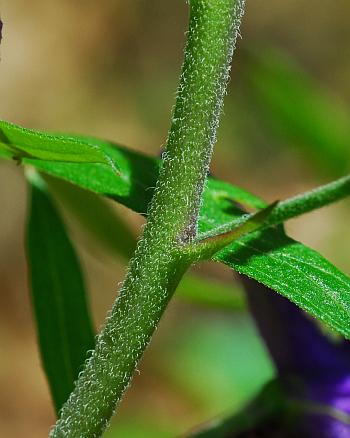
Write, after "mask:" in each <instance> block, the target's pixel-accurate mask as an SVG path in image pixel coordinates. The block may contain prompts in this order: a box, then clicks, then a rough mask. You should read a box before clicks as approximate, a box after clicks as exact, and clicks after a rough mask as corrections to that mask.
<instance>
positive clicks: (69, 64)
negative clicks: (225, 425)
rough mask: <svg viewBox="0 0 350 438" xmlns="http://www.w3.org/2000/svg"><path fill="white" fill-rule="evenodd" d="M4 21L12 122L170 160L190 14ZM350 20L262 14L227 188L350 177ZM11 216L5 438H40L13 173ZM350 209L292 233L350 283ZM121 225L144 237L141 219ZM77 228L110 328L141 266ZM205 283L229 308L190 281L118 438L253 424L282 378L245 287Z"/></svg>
mask: <svg viewBox="0 0 350 438" xmlns="http://www.w3.org/2000/svg"><path fill="white" fill-rule="evenodd" d="M0 14H1V18H2V20H3V22H4V29H3V41H2V44H1V48H0V52H1V62H0V96H1V98H0V117H1V118H2V119H6V120H9V121H12V122H14V123H18V124H21V125H23V126H26V127H31V128H36V129H42V130H49V131H55V132H59V131H62V132H74V133H83V134H88V135H93V136H98V137H102V138H107V139H110V140H114V141H117V142H119V143H121V144H124V145H126V146H128V147H130V148H133V149H136V150H139V151H143V152H145V153H148V154H151V155H157V154H159V150H160V148H161V146H162V145H163V144H164V141H165V138H166V135H167V130H168V127H169V117H170V112H171V108H172V105H173V104H174V95H175V90H176V87H177V83H178V75H179V71H180V67H181V60H182V49H183V44H184V32H185V30H186V26H187V19H188V10H187V6H186V4H185V1H184V0H173V1H164V0H147V1H141V0H136V1H133V2H122V1H120V0H100V1H99V2H96V1H91V0H84V1H82V0H75V1H74V2H72V1H68V0H59V1H57V0H56V1H53V0H45V1H44V0H31V1H30V2H24V1H21V0H3V1H2V2H1V4H0ZM349 14H350V3H349V1H348V0H338V1H337V2H334V1H333V0H323V1H322V2H319V1H316V0H309V1H302V0H284V1H283V2H281V1H278V0H265V1H262V0H257V1H250V2H248V5H247V11H246V16H245V18H244V20H243V26H242V30H241V34H242V36H243V39H242V40H240V41H239V42H238V49H237V52H236V55H235V58H234V64H233V71H232V79H231V82H230V86H229V94H228V96H227V99H226V105H225V111H224V113H225V114H224V117H223V119H222V123H221V127H220V132H219V141H218V145H217V147H216V150H215V155H214V159H213V164H212V172H213V173H214V174H215V175H216V176H217V177H220V178H222V179H225V180H227V181H229V182H232V183H234V184H237V185H241V186H242V187H244V188H246V189H248V190H250V191H252V192H254V193H255V194H257V195H259V196H261V197H263V198H265V199H266V200H267V201H273V200H275V199H283V198H285V197H288V196H291V195H293V194H296V193H298V192H300V191H303V190H306V189H309V188H312V187H314V186H316V185H319V184H322V183H326V182H327V181H330V180H331V179H332V178H335V177H338V176H340V175H342V174H345V173H346V172H347V171H348V170H349V162H350V153H349V143H350V123H349V121H350V81H349V79H348V78H349V74H350V26H349V20H348V17H349ZM0 206H1V207H0V211H1V214H0V388H1V390H0V436H4V437H5V436H6V437H14V438H17V437H18V438H19V437H23V436H25V437H27V438H31V437H33V438H34V437H35V438H40V437H45V436H47V432H48V428H49V427H50V425H51V424H52V423H53V422H54V412H53V409H52V406H51V401H50V396H49V392H48V388H47V384H46V381H45V377H44V375H43V373H42V371H41V368H40V360H39V356H38V351H37V345H36V338H35V332H34V327H33V322H32V315H31V309H30V299H29V294H28V290H27V272H26V266H25V256H24V246H23V230H24V225H25V214H26V186H25V182H24V179H23V176H22V172H21V169H19V168H18V167H17V166H16V165H15V164H12V163H7V162H6V163H5V162H1V163H0ZM349 207H350V205H349V201H345V202H343V203H341V204H337V205H335V206H332V207H330V208H326V209H322V210H320V211H318V212H314V213H312V214H309V215H307V216H304V217H302V218H301V219H297V220H293V221H291V222H289V223H288V224H287V229H288V232H289V234H290V235H291V236H292V237H294V238H295V239H297V240H301V241H303V242H304V243H305V244H307V245H309V246H311V247H312V248H315V249H317V250H318V251H319V252H321V254H323V255H324V256H326V257H327V258H328V259H329V260H331V261H332V262H333V263H334V264H335V265H336V266H338V267H339V268H341V269H342V270H343V271H345V272H346V273H348V274H350V264H349V247H350V233H348V224H349V219H348V218H349ZM113 209H115V211H116V214H118V215H119V216H120V217H121V218H122V219H123V220H124V221H125V222H126V223H127V224H128V226H129V227H130V229H131V232H132V234H133V235H134V236H135V237H136V236H137V235H138V233H139V231H140V226H141V224H142V219H141V218H139V217H137V216H136V214H134V213H132V212H130V211H127V210H126V209H125V208H123V207H120V206H115V205H113ZM65 219H66V222H67V224H68V225H69V227H70V228H69V229H70V231H71V235H72V236H73V238H74V241H75V242H76V244H77V247H78V251H79V255H80V258H81V260H82V263H83V267H84V271H85V273H86V277H87V283H88V288H89V293H90V301H91V308H92V313H93V317H94V321H95V325H96V327H97V328H98V327H99V326H100V324H101V323H102V321H103V319H104V315H105V313H106V311H107V310H108V309H109V308H110V306H111V304H112V302H113V300H114V298H115V295H116V293H117V288H118V282H119V281H121V280H122V278H123V275H124V272H125V264H126V261H125V260H124V259H123V258H122V257H120V256H118V255H116V254H115V252H113V251H110V250H107V249H106V248H105V247H104V246H103V245H102V244H100V243H98V242H97V241H96V240H94V239H91V237H89V236H88V235H87V234H86V233H84V232H82V231H81V229H80V227H79V226H78V225H77V222H76V220H75V219H74V217H73V216H72V215H71V214H69V212H68V211H65ZM196 275H197V276H199V278H204V279H205V284H206V285H207V286H208V285H209V288H210V289H211V290H212V291H213V294H216V293H217V294H223V296H225V297H226V298H227V300H228V303H229V304H227V305H224V304H223V303H221V304H213V303H212V304H209V303H198V302H197V303H196V302H194V301H193V300H191V298H190V297H189V295H190V294H191V291H193V290H194V289H195V288H196V287H197V288H198V289H201V288H202V287H203V282H202V283H199V284H196V282H193V278H192V277H188V278H187V279H185V281H184V283H183V285H182V286H181V287H182V295H184V296H187V298H184V297H182V298H181V297H180V294H179V297H176V298H175V299H174V300H173V301H172V303H171V305H170V307H169V310H168V311H167V313H166V315H165V317H164V319H163V321H162V323H161V326H160V329H159V330H158V331H157V333H156V335H155V337H154V341H153V343H152V345H151V347H150V348H149V349H148V351H147V353H146V355H145V357H144V359H143V361H142V364H141V367H140V375H137V376H136V378H135V380H134V384H133V386H132V388H131V390H130V391H129V392H128V394H127V395H126V397H125V399H124V401H123V403H122V406H121V409H120V412H119V415H118V417H117V418H116V419H114V420H113V424H112V427H111V428H110V429H109V430H108V432H107V433H106V434H105V436H106V437H108V438H113V437H118V438H148V437H161V438H163V437H164V438H166V437H169V438H172V437H176V436H180V435H181V434H183V433H185V432H186V431H188V430H189V429H191V428H192V427H193V426H195V425H197V424H198V423H201V422H203V421H205V420H208V419H210V418H213V417H215V416H217V415H221V414H225V413H228V412H232V411H235V410H238V409H239V408H240V407H241V406H243V405H244V403H245V402H246V401H247V400H249V398H250V397H252V396H253V395H254V394H256V393H257V391H258V390H259V389H260V388H261V386H262V385H263V384H264V383H265V382H266V381H267V380H268V379H269V378H270V377H271V376H272V375H273V372H274V371H273V366H272V364H271V363H270V361H269V358H268V356H267V354H266V352H265V349H264V346H263V345H262V343H261V341H260V339H259V336H258V334H257V332H256V329H255V327H254V324H253V322H252V320H251V319H250V317H249V315H248V314H247V312H246V311H245V310H244V305H243V304H242V299H241V298H240V297H241V295H240V290H239V288H240V287H239V284H238V282H237V279H235V277H234V275H233V274H232V273H231V272H230V271H229V270H228V269H226V268H224V267H223V266H221V265H217V264H205V265H204V264H203V265H200V266H198V267H197V268H196ZM197 278H198V277H197ZM231 293H232V297H236V298H235V299H237V301H238V302H239V304H237V303H236V304H237V305H235V304H234V303H232V302H231V301H230V300H231V298H230V297H231ZM233 301H234V300H233Z"/></svg>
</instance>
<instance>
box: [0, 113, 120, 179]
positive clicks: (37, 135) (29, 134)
mask: <svg viewBox="0 0 350 438" xmlns="http://www.w3.org/2000/svg"><path fill="white" fill-rule="evenodd" d="M0 150H2V155H4V156H5V157H8V156H9V155H11V157H12V158H13V159H15V160H19V161H21V160H22V159H23V158H32V159H40V160H47V161H63V162H72V163H101V164H104V165H108V166H109V167H110V169H111V171H112V172H114V173H115V172H116V169H117V166H116V164H115V163H113V162H112V160H111V159H110V158H109V157H108V155H107V154H106V153H105V152H104V151H103V150H101V149H100V148H99V147H98V145H96V144H91V143H89V142H88V141H87V140H84V139H81V138H80V139H79V138H77V137H73V136H68V135H52V134H46V133H43V132H39V131H33V130H31V129H25V128H22V127H20V126H17V125H13V124H12V123H9V122H5V121H4V120H0Z"/></svg>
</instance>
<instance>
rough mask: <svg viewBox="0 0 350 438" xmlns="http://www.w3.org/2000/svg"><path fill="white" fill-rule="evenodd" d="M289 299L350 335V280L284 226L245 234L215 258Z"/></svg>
mask: <svg viewBox="0 0 350 438" xmlns="http://www.w3.org/2000/svg"><path fill="white" fill-rule="evenodd" d="M214 259H215V260H217V261H221V262H223V263H225V264H226V265H228V266H230V267H231V268H233V269H234V270H236V271H238V272H240V273H241V274H245V275H247V276H248V277H251V278H254V279H255V280H257V281H258V282H260V283H263V284H264V285H266V286H268V287H269V288H271V289H273V290H275V291H277V292H279V293H280V294H282V295H284V296H285V297H287V298H289V299H290V300H291V301H293V302H294V303H295V304H297V305H298V306H300V307H301V308H302V309H304V310H306V311H307V312H309V313H310V314H311V315H313V316H315V317H316V318H318V319H319V320H321V321H323V322H325V323H326V324H328V325H329V326H330V327H332V328H333V329H335V330H337V331H339V332H340V333H342V334H343V335H344V336H345V337H347V338H350V279H349V277H348V276H346V275H345V274H343V273H342V272H341V271H339V270H338V269H337V268H336V267H335V266H333V265H332V264H331V263H330V262H328V261H327V260H326V259H325V258H323V257H322V256H321V255H320V254H318V253H317V252H316V251H313V250H312V249H310V248H307V247H306V246H304V245H302V244H301V243H299V242H296V241H294V240H293V239H290V238H289V237H287V236H286V235H285V233H284V231H283V230H282V229H281V227H277V228H268V229H266V230H263V231H258V232H255V233H252V234H249V235H246V236H244V237H242V238H241V239H240V240H239V241H237V242H235V243H233V244H232V245H230V246H229V247H227V248H226V249H224V250H223V251H221V252H220V253H219V254H217V255H216V256H215V257H214Z"/></svg>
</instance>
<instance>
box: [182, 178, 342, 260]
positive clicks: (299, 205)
mask: <svg viewBox="0 0 350 438" xmlns="http://www.w3.org/2000/svg"><path fill="white" fill-rule="evenodd" d="M348 196H350V175H347V176H344V177H343V178H339V179H337V180H335V181H332V182H331V183H329V184H325V185H323V186H320V187H317V188H316V189H313V190H310V191H308V192H305V193H301V194H300V195H297V196H294V197H293V198H289V199H286V200H285V201H281V202H279V203H277V204H276V203H274V204H271V206H274V208H273V209H272V210H271V212H269V215H268V216H267V217H266V218H265V219H264V220H263V221H255V223H254V219H255V217H257V216H258V214H259V213H254V214H244V215H242V216H241V217H240V218H238V219H235V220H233V221H232V222H228V223H226V224H225V225H223V226H222V227H218V228H217V229H216V230H215V236H212V233H211V232H209V233H202V234H201V235H200V236H198V242H199V244H201V243H202V246H203V250H204V249H208V250H209V247H210V245H205V244H203V243H205V241H206V239H207V240H209V239H212V238H213V237H217V236H220V235H221V234H224V233H231V232H232V233H233V232H235V231H237V233H236V234H237V238H239V237H241V236H242V235H243V234H247V233H249V232H251V231H255V230H256V229H258V228H266V227H268V226H271V225H278V224H280V223H282V222H285V221H287V220H289V219H292V218H294V217H297V216H301V215H302V214H305V213H309V212H311V211H313V210H317V209H319V208H321V207H325V206H326V205H329V204H332V203H334V202H337V201H340V200H341V199H344V198H346V197H348ZM266 210H267V209H266ZM263 211H264V210H262V212H263ZM246 224H247V225H248V226H247V227H245V225H246ZM217 240H218V242H217V243H218V245H217V246H218V250H220V249H222V247H223V245H220V241H219V239H217ZM223 243H225V242H223ZM209 244H210V241H209ZM206 247H207V248H206ZM189 251H190V252H191V251H192V252H197V253H198V255H197V257H199V258H201V256H200V253H201V248H200V247H198V248H196V245H192V246H190V247H189ZM209 253H210V251H209ZM203 256H204V258H205V257H206V252H205V251H203Z"/></svg>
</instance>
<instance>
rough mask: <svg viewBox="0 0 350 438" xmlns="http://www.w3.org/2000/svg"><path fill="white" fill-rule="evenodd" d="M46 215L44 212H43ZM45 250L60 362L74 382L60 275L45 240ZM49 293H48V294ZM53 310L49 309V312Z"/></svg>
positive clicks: (45, 225)
mask: <svg viewBox="0 0 350 438" xmlns="http://www.w3.org/2000/svg"><path fill="white" fill-rule="evenodd" d="M45 214H46V211H45ZM45 219H46V220H44V221H43V222H42V224H41V226H42V227H45V228H46V230H47V231H46V233H45V236H48V235H49V234H50V229H49V227H48V224H49V220H48V216H46V218H45ZM43 241H44V242H45V243H44V244H45V246H46V249H47V252H46V254H47V255H48V257H49V258H48V267H49V269H50V272H51V275H52V278H53V279H54V281H53V282H52V286H53V288H54V289H55V292H54V294H53V296H54V300H55V302H56V307H55V309H56V310H57V315H59V317H58V320H59V322H60V326H59V330H60V331H61V333H62V334H63V336H62V337H61V340H63V343H64V345H61V347H63V348H62V349H61V351H62V361H63V363H64V367H65V369H66V372H67V374H68V375H69V378H70V380H71V381H73V380H74V371H73V368H72V358H71V354H70V346H69V342H68V338H69V337H68V331H67V330H66V326H67V321H66V318H65V311H64V308H63V302H62V299H60V297H61V296H62V295H61V293H60V287H59V285H60V274H59V273H58V272H57V265H56V263H55V262H54V261H53V259H52V248H51V247H50V245H49V244H48V241H47V240H45V239H44V240H43ZM45 267H47V265H46V266H45ZM48 293H49V292H48ZM52 310H54V309H51V311H52Z"/></svg>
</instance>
